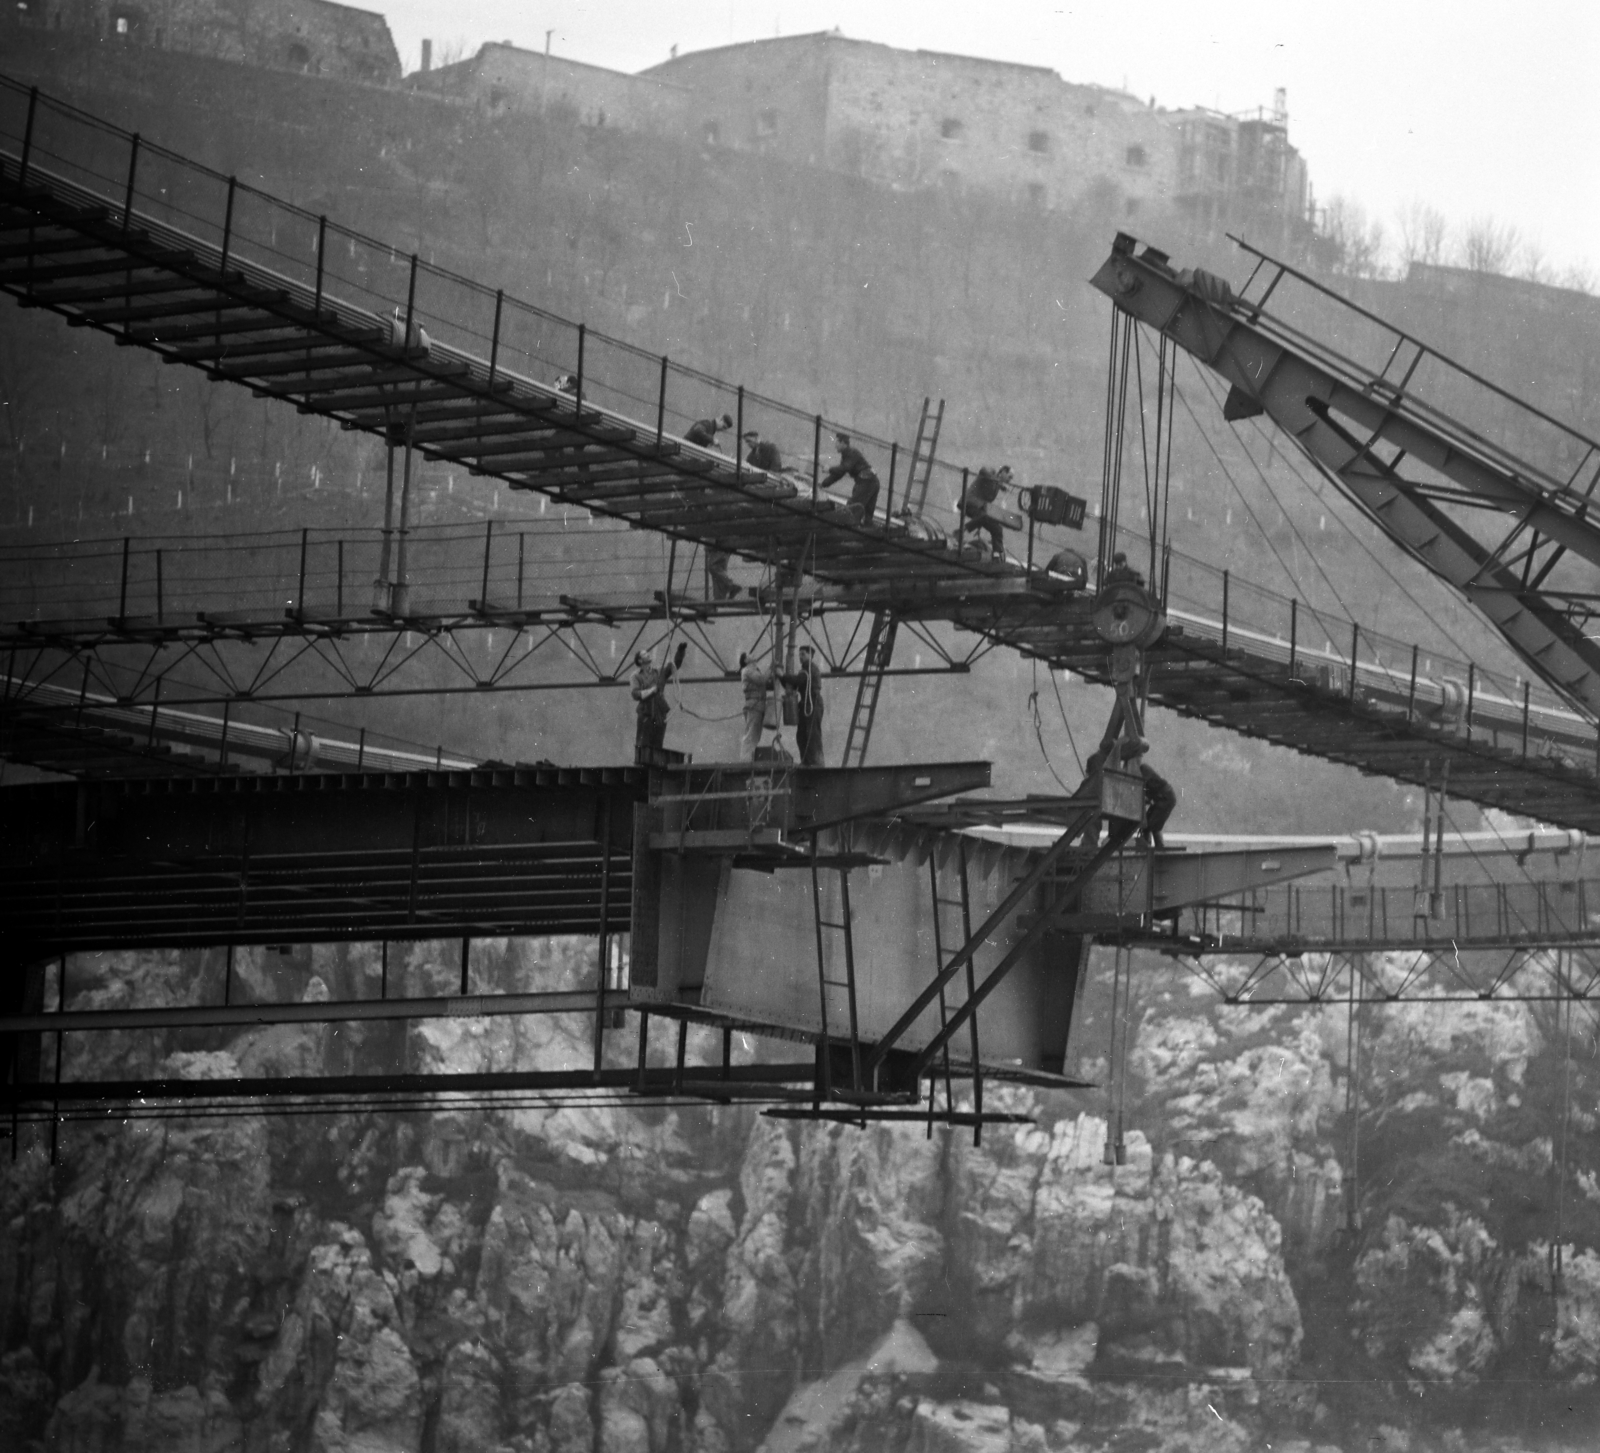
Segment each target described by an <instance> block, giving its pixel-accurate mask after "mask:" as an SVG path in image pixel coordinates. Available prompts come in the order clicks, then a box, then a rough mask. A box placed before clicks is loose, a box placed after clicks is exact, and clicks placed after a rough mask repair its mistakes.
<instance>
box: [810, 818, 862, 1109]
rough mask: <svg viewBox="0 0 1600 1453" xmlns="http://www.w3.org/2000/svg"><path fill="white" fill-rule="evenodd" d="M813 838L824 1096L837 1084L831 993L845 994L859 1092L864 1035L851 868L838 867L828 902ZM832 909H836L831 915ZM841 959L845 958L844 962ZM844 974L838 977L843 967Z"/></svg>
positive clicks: (852, 1076) (819, 1080)
mask: <svg viewBox="0 0 1600 1453" xmlns="http://www.w3.org/2000/svg"><path fill="white" fill-rule="evenodd" d="M819 836H820V834H816V833H814V834H812V838H811V906H812V911H813V916H814V918H815V921H816V926H817V992H818V1012H819V1019H820V1022H821V1029H822V1033H821V1037H820V1039H819V1041H818V1056H819V1065H820V1073H819V1074H818V1076H817V1083H818V1086H819V1087H820V1089H821V1093H822V1095H823V1098H825V1099H827V1098H833V1097H835V1096H836V1095H837V1093H838V1087H837V1086H836V1085H835V1084H834V1083H833V1032H832V1029H831V1028H830V1024H829V1014H828V995H829V993H830V991H831V992H834V993H840V992H842V993H843V994H844V998H845V1014H846V1018H847V1020H848V1022H849V1026H850V1089H851V1091H853V1092H855V1093H857V1094H859V1093H860V1092H861V1089H862V1084H861V1036H860V1027H859V1023H858V1020H857V1017H856V951H855V941H854V937H853V935H852V933H851V927H850V870H849V869H848V868H839V869H838V870H837V871H838V874H839V892H838V895H837V899H836V901H835V902H834V903H833V904H832V905H829V904H828V903H827V899H828V898H829V897H830V896H832V895H830V894H828V893H827V892H826V891H825V888H824V883H823V873H824V869H823V867H822V865H821V864H820V863H819V861H818V858H817V839H818V837H819ZM829 912H837V914H838V916H837V917H836V918H829V917H828V916H827V915H828V913H829ZM841 960H842V961H843V962H842V964H841ZM841 967H842V968H843V969H844V977H843V978H842V979H841V978H839V977H838V971H839V969H840V968H841Z"/></svg>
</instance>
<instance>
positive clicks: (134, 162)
mask: <svg viewBox="0 0 1600 1453" xmlns="http://www.w3.org/2000/svg"><path fill="white" fill-rule="evenodd" d="M138 169H139V133H138V132H137V131H135V132H134V133H133V144H132V145H131V146H130V147H129V149H128V192H127V195H126V196H125V197H124V198H123V202H122V230H123V231H124V232H126V231H127V230H128V224H129V222H131V221H132V219H133V179H134V176H135V174H136V173H137V172H138Z"/></svg>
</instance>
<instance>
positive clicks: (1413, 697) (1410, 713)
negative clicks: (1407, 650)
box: [1406, 642, 1422, 726]
mask: <svg viewBox="0 0 1600 1453" xmlns="http://www.w3.org/2000/svg"><path fill="white" fill-rule="evenodd" d="M1421 653H1422V647H1421V646H1419V645H1417V644H1416V643H1415V642H1413V643H1412V646H1411V689H1410V690H1409V691H1408V692H1407V693H1406V724H1407V725H1408V726H1409V725H1410V724H1411V720H1412V718H1413V717H1414V716H1415V715H1416V710H1417V657H1418V656H1419V655H1420V654H1421Z"/></svg>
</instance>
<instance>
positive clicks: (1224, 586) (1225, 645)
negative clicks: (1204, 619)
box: [1222, 570, 1231, 656]
mask: <svg viewBox="0 0 1600 1453" xmlns="http://www.w3.org/2000/svg"><path fill="white" fill-rule="evenodd" d="M1230 578H1231V577H1230V575H1229V573H1228V571H1226V570H1224V571H1223V572H1222V654H1223V655H1224V656H1226V655H1227V654H1228V586H1229V580H1230Z"/></svg>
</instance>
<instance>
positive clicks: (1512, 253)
mask: <svg viewBox="0 0 1600 1453" xmlns="http://www.w3.org/2000/svg"><path fill="white" fill-rule="evenodd" d="M1521 245H1522V238H1521V235H1520V234H1519V233H1518V231H1517V229H1516V228H1515V227H1514V226H1512V225H1511V223H1509V222H1501V221H1499V220H1498V219H1496V218H1494V217H1474V218H1473V219H1472V221H1471V222H1469V223H1467V230H1466V232H1465V233H1464V234H1463V235H1462V239H1461V261H1462V265H1463V266H1464V267H1467V268H1470V269H1471V270H1472V271H1473V272H1492V273H1498V274H1499V275H1500V276H1501V277H1505V276H1506V275H1507V274H1509V273H1510V271H1511V263H1512V261H1513V259H1514V258H1515V257H1516V255H1517V251H1518V249H1519V248H1520V247H1521Z"/></svg>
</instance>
